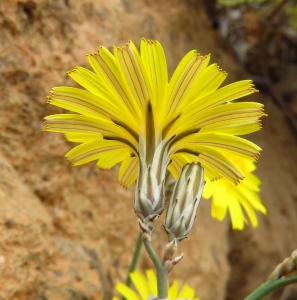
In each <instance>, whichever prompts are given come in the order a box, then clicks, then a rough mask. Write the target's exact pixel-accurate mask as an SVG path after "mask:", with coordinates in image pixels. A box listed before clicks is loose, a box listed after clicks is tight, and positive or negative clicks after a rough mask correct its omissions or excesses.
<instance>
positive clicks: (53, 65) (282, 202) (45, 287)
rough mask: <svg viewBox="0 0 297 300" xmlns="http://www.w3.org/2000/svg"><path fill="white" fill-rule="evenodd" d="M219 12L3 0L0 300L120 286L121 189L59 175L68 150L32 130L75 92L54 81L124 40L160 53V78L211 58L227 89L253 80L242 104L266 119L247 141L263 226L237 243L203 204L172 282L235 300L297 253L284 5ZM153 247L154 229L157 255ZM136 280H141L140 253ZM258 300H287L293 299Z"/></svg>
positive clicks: (128, 210) (131, 241)
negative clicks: (196, 58)
mask: <svg viewBox="0 0 297 300" xmlns="http://www.w3.org/2000/svg"><path fill="white" fill-rule="evenodd" d="M219 2H220V3H219ZM219 2H217V1H212V0H211V1H208V0H205V1H202V0H201V1H199V0H184V1H179V0H109V1H103V0H96V1H95V0H81V1H74V0H1V2H0V129H1V130H0V299H1V300H12V299H15V300H31V299H32V300H72V299H73V300H91V299H104V300H110V299H111V298H112V295H114V294H115V292H114V288H113V287H114V285H115V284H116V282H118V281H124V280H125V279H126V275H127V271H128V268H129V264H130V260H131V258H132V253H133V250H134V247H135V243H136V239H137V236H138V233H139V229H138V225H137V218H136V217H135V215H134V213H133V205H132V204H133V187H131V188H130V189H128V190H126V189H124V188H122V187H121V186H120V185H119V184H118V182H117V170H111V171H102V170H99V169H98V168H96V167H95V164H94V163H93V164H89V165H85V166H80V167H70V166H68V164H67V162H66V160H65V159H64V155H65V153H66V152H67V151H68V150H69V149H70V147H71V145H69V144H68V143H66V142H65V141H64V138H63V136H62V135H60V134H54V133H44V132H43V131H42V130H43V117H44V116H46V115H49V114H53V113H59V112H62V111H63V110H62V109H58V108H56V107H53V106H50V105H48V104H47V103H46V95H47V94H48V93H49V90H50V88H51V87H54V86H59V85H74V82H73V81H72V80H71V79H70V78H69V77H67V75H66V71H68V70H70V69H71V68H73V67H75V66H77V65H80V66H84V67H87V68H89V66H88V64H87V60H86V57H85V54H86V53H90V52H94V51H95V50H96V49H97V48H98V47H99V46H100V45H104V46H106V47H112V46H113V45H122V44H123V43H125V42H126V41H127V40H128V39H131V40H133V41H134V42H135V43H136V44H138V43H139V41H140V38H141V37H146V38H148V39H157V40H159V41H160V42H161V43H162V45H163V47H164V49H165V52H166V55H167V59H168V64H169V66H168V67H169V71H170V73H172V71H173V69H174V67H175V66H176V64H177V63H178V62H179V60H180V59H181V58H182V56H183V55H184V54H185V53H186V52H187V51H189V50H191V49H197V50H198V51H199V52H200V53H201V54H208V53H212V62H217V63H218V64H219V65H220V67H221V68H222V69H224V70H226V71H227V72H228V73H229V75H228V79H227V82H232V81H236V80H241V79H246V78H253V79H254V80H255V82H256V84H257V87H258V88H260V89H261V91H263V92H262V93H259V94H257V95H252V96H250V100H255V101H259V102H262V103H264V104H265V106H266V112H267V113H268V115H269V117H268V118H265V119H264V121H263V130H261V131H260V132H258V133H256V134H254V135H252V136H251V139H252V140H253V141H255V142H256V143H258V144H259V145H260V146H261V147H262V148H263V153H262V155H261V157H260V160H259V162H258V169H257V171H256V173H257V175H258V176H259V177H260V178H261V180H262V190H261V198H262V201H263V202H264V204H265V206H266V207H267V210H268V216H267V217H265V216H259V218H260V224H259V227H258V228H257V229H252V228H251V227H246V228H245V229H244V231H242V232H237V231H236V232H235V231H232V229H231V226H230V221H229V219H228V218H227V219H226V220H224V221H223V222H218V221H216V220H213V219H211V217H210V207H211V206H210V204H211V203H210V201H203V202H202V204H201V205H200V208H199V213H198V217H197V219H196V224H195V228H194V230H193V231H192V232H191V234H190V240H186V241H184V242H183V243H182V244H181V249H180V252H184V254H185V258H184V259H183V261H182V262H181V263H180V264H179V266H178V267H177V268H175V270H174V271H173V272H172V273H171V275H170V280H173V279H179V280H180V282H181V283H186V282H187V283H188V284H190V285H191V286H192V287H194V288H195V289H196V290H197V295H198V296H199V297H200V299H201V300H213V299H215V300H224V299H226V300H227V299H228V300H237V299H243V298H244V297H245V296H247V295H248V294H249V293H250V292H251V291H252V290H253V289H254V288H256V287H257V286H258V285H260V284H261V283H262V282H263V281H265V280H266V278H267V276H268V275H269V274H270V272H271V271H272V270H273V268H274V267H275V266H276V265H277V264H278V263H279V262H280V261H282V260H283V259H284V258H285V257H287V256H289V255H290V254H291V252H292V251H293V250H294V249H296V248H297V170H296V166H297V130H296V128H297V127H296V113H297V93H296V92H297V84H296V82H297V75H296V73H297V47H296V44H297V33H296V27H295V26H296V24H294V22H296V17H294V16H295V15H296V8H295V5H296V1H263V0H262V1H258V2H259V3H252V1H231V0H229V1H223V0H222V1H219ZM227 2H228V3H227ZM234 2H238V3H234ZM243 2H249V3H243ZM254 2H257V1H254ZM260 2H261V3H260ZM230 3H231V6H230ZM233 5H234V6H233ZM294 9H295V12H294ZM294 14H295V15H294ZM164 239H165V234H164V233H163V232H162V229H161V225H159V226H158V229H157V231H156V234H155V237H154V239H153V243H154V244H155V245H156V247H157V249H158V250H161V246H162V242H161V241H162V240H164ZM138 267H139V268H140V269H145V268H151V267H152V265H151V262H150V260H149V259H148V257H147V254H146V253H145V252H144V251H143V252H142V253H141V259H140V262H139V265H138ZM266 299H269V300H273V299H282V300H289V299H291V300H293V299H297V289H296V286H295V287H294V286H290V287H287V288H286V289H283V290H280V291H278V292H276V293H274V294H272V295H270V296H268V297H267V298H266Z"/></svg>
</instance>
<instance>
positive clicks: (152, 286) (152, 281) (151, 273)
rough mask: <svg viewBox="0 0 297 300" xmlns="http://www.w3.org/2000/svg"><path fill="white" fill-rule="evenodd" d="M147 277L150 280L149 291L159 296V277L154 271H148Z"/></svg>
mask: <svg viewBox="0 0 297 300" xmlns="http://www.w3.org/2000/svg"><path fill="white" fill-rule="evenodd" d="M146 277H147V279H148V284H149V290H150V292H151V294H152V295H154V296H157V294H158V291H157V277H156V273H155V272H154V271H153V270H146Z"/></svg>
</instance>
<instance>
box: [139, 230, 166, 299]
mask: <svg viewBox="0 0 297 300" xmlns="http://www.w3.org/2000/svg"><path fill="white" fill-rule="evenodd" d="M142 241H143V244H144V246H145V249H146V251H147V252H148V254H149V256H150V258H151V260H152V261H153V263H154V265H155V267H156V271H157V287H158V299H167V297H168V287H167V275H168V272H167V270H165V268H164V267H163V265H162V262H161V260H160V259H159V257H158V255H157V253H156V251H155V249H154V248H153V246H152V244H151V241H150V239H149V236H148V234H146V233H144V234H143V235H142Z"/></svg>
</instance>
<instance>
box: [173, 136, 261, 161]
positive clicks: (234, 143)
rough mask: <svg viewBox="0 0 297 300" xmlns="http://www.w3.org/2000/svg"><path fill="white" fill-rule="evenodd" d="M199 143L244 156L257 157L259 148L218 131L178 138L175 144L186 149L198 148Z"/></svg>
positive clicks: (244, 140)
mask: <svg viewBox="0 0 297 300" xmlns="http://www.w3.org/2000/svg"><path fill="white" fill-rule="evenodd" d="M200 145H203V146H207V147H210V148H211V149H213V150H218V149H219V150H224V151H227V152H230V153H234V154H236V155H240V156H242V157H244V158H253V159H257V158H258V157H259V151H260V150H261V148H260V147H259V146H257V145H256V144H254V143H252V142H250V141H248V140H246V139H243V138H240V137H237V136H234V135H227V134H218V133H197V134H192V135H190V136H188V137H186V138H184V139H182V140H180V141H179V142H178V143H177V145H176V146H174V147H176V148H177V147H179V148H186V149H193V150H195V149H198V148H197V147H199V146H200Z"/></svg>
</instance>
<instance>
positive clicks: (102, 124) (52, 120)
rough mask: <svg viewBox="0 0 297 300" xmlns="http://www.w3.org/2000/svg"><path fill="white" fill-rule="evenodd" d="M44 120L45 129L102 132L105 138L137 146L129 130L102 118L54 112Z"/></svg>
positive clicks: (88, 132) (64, 131)
mask: <svg viewBox="0 0 297 300" xmlns="http://www.w3.org/2000/svg"><path fill="white" fill-rule="evenodd" d="M45 120H46V122H45V128H44V130H45V131H51V132H62V133H69V132H76V133H87V134H102V135H103V136H104V137H106V138H113V139H115V140H121V141H123V142H125V143H126V144H127V145H128V146H129V147H131V148H133V149H136V147H137V142H136V140H135V138H134V137H132V136H131V135H130V133H129V132H127V131H126V130H125V129H123V128H122V127H120V126H117V125H116V124H114V123H113V122H111V121H106V120H105V119H103V118H102V119H100V118H99V117H97V118H91V117H87V116H82V115H76V114H56V115H51V116H47V117H46V118H45Z"/></svg>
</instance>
